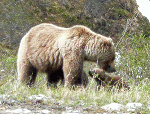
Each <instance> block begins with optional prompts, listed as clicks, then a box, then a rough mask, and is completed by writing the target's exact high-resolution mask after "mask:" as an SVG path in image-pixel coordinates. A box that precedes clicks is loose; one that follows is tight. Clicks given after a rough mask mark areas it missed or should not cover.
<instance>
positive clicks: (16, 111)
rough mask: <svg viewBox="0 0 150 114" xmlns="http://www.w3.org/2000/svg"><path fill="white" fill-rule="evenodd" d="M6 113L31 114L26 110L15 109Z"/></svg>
mask: <svg viewBox="0 0 150 114" xmlns="http://www.w3.org/2000/svg"><path fill="white" fill-rule="evenodd" d="M6 112H8V113H15V114H20V113H23V114H29V113H31V111H30V110H28V109H20V108H18V109H15V110H7V111H6Z"/></svg>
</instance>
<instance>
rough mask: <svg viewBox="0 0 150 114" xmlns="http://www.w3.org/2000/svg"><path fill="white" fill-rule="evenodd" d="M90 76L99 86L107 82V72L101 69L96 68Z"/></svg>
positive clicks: (91, 71) (90, 72)
mask: <svg viewBox="0 0 150 114" xmlns="http://www.w3.org/2000/svg"><path fill="white" fill-rule="evenodd" d="M89 75H90V76H91V77H92V78H94V79H95V81H96V82H97V84H98V85H101V82H102V81H105V78H106V75H105V71H104V70H103V69H100V68H94V69H93V70H90V71H89Z"/></svg>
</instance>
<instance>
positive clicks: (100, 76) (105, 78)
mask: <svg viewBox="0 0 150 114" xmlns="http://www.w3.org/2000/svg"><path fill="white" fill-rule="evenodd" d="M89 75H90V76H91V77H92V78H94V79H95V81H96V82H97V87H98V89H100V86H104V87H105V86H110V88H112V87H113V86H117V88H118V89H121V88H122V87H124V88H127V89H129V86H128V84H127V83H126V82H125V79H124V78H123V77H112V76H109V75H107V74H105V71H104V70H103V69H100V68H94V69H93V70H91V71H89Z"/></svg>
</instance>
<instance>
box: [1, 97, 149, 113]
mask: <svg viewBox="0 0 150 114" xmlns="http://www.w3.org/2000/svg"><path fill="white" fill-rule="evenodd" d="M50 100H52V99H50V98H48V97H46V96H45V95H42V94H39V95H32V96H30V97H28V98H26V100H24V101H18V100H16V99H15V98H13V97H12V96H10V95H0V114H51V113H54V114H81V113H82V114H89V113H90V114H93V113H105V114H112V113H113V114H114V113H115V114H130V113H131V112H132V113H134V114H141V113H140V112H139V109H142V107H143V105H142V104H141V103H127V105H126V106H124V105H122V104H118V103H111V104H108V105H105V106H102V107H96V106H88V107H86V106H84V105H77V106H69V107H68V106H62V105H60V104H59V103H55V100H52V101H53V102H49V101H50ZM147 108H149V109H150V106H149V107H147Z"/></svg>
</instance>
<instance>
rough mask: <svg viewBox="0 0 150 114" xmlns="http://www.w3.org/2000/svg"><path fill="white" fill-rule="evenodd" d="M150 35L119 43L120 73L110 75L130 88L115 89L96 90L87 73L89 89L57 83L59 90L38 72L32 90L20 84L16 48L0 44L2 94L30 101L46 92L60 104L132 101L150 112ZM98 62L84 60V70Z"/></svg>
mask: <svg viewBox="0 0 150 114" xmlns="http://www.w3.org/2000/svg"><path fill="white" fill-rule="evenodd" d="M149 39H150V38H146V37H144V36H142V35H141V36H140V37H137V36H136V35H134V36H133V35H132V36H131V35H129V34H128V35H126V36H124V37H122V38H121V39H120V41H118V43H117V44H116V48H117V49H116V51H117V52H118V53H119V56H120V57H119V58H118V56H117V58H116V69H117V72H116V73H113V74H110V75H118V76H123V77H125V79H126V80H127V82H128V84H129V86H130V90H124V89H121V90H120V91H118V90H117V89H116V88H114V89H112V90H111V91H107V89H105V88H101V89H100V91H97V90H96V83H95V81H94V80H93V79H92V78H91V77H89V76H88V78H89V84H88V86H87V88H86V89H77V90H75V91H73V90H69V89H68V88H65V87H62V86H60V85H59V86H58V87H59V89H47V88H46V76H45V75H44V74H40V73H39V74H38V78H37V80H36V83H35V85H34V86H33V87H32V88H31V89H29V88H27V87H26V86H24V85H21V86H18V82H17V72H16V54H14V52H16V51H13V50H10V49H6V48H4V47H2V46H0V52H1V57H0V94H8V95H12V96H14V98H16V99H17V100H19V101H24V100H28V97H29V96H31V95H35V94H44V95H46V96H47V97H50V98H51V99H50V100H48V101H47V103H48V104H49V105H52V104H54V103H56V104H59V105H61V106H72V107H74V106H80V105H81V106H83V107H86V106H96V107H100V106H103V105H105V104H109V103H112V102H116V103H120V104H123V105H126V104H127V103H129V102H140V103H142V104H143V105H144V109H141V112H146V111H149V110H148V109H147V106H149V102H150V88H149V87H150V81H149V76H150V72H149V71H150V56H149V54H150V50H149V49H150V40H149ZM95 66H96V65H95V64H93V63H90V62H85V63H84V70H85V72H86V73H87V74H88V71H89V70H90V69H92V68H93V67H95Z"/></svg>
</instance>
